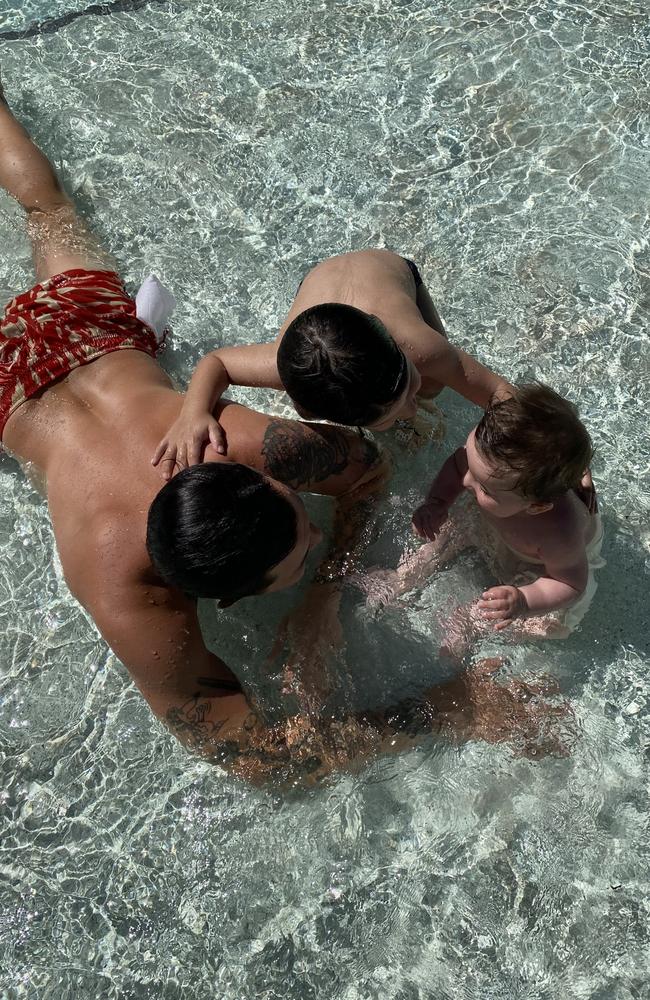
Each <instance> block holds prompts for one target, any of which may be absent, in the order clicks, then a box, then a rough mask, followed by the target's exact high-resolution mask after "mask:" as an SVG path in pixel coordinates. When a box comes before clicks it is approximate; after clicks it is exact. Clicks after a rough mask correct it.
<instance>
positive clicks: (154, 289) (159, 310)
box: [135, 274, 176, 344]
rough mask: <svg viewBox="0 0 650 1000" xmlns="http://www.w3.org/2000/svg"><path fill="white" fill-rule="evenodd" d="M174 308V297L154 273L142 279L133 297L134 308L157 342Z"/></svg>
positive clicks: (161, 338) (162, 335)
mask: <svg viewBox="0 0 650 1000" xmlns="http://www.w3.org/2000/svg"><path fill="white" fill-rule="evenodd" d="M175 308H176V299H175V298H174V296H173V295H172V293H171V292H170V291H169V289H168V288H165V286H164V285H163V283H162V282H161V281H160V280H159V279H158V278H157V277H156V275H155V274H150V275H149V277H148V278H145V279H144V281H143V282H142V284H141V285H140V290H139V291H138V294H137V295H136V297H135V309H136V313H137V316H138V319H141V320H142V321H143V323H146V324H147V326H150V327H151V329H152V330H153V332H154V333H155V334H156V338H157V340H158V343H159V344H160V343H161V341H162V340H163V338H164V336H165V331H166V330H167V327H168V325H169V320H170V317H171V315H172V313H173V311H174V309H175Z"/></svg>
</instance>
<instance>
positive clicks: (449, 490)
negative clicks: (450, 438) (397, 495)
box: [413, 448, 467, 541]
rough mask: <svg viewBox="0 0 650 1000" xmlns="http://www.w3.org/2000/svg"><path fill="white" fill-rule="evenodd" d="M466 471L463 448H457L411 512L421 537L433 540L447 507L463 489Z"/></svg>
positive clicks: (446, 513)
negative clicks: (422, 499)
mask: <svg viewBox="0 0 650 1000" xmlns="http://www.w3.org/2000/svg"><path fill="white" fill-rule="evenodd" d="M466 472H467V456H466V454H465V449H464V448H458V450H457V451H455V452H454V454H453V455H450V457H449V458H448V459H447V461H446V462H445V464H444V465H443V467H442V468H441V470H440V472H439V473H438V475H437V476H436V478H435V479H434V480H433V482H432V483H431V486H430V487H429V490H428V492H427V496H426V499H425V501H424V503H423V504H422V505H421V506H420V507H418V508H417V510H416V511H415V513H414V514H413V528H414V529H415V531H416V533H417V534H418V535H420V536H421V537H422V538H428V539H429V540H431V541H432V540H433V539H434V538H435V537H436V535H437V534H438V532H439V531H440V528H441V527H442V525H443V524H444V523H445V521H446V520H447V515H448V513H449V508H450V507H451V506H452V504H454V503H455V502H456V500H457V499H458V497H459V496H460V494H461V493H462V491H463V478H464V476H465V473H466Z"/></svg>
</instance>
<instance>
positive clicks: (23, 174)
mask: <svg viewBox="0 0 650 1000" xmlns="http://www.w3.org/2000/svg"><path fill="white" fill-rule="evenodd" d="M0 185H1V186H2V187H3V188H5V190H6V191H7V192H8V193H9V194H10V195H11V196H12V198H15V199H16V201H17V202H18V203H19V204H20V205H22V207H23V208H24V209H25V211H26V212H27V215H28V223H27V228H28V232H29V236H30V238H31V240H32V250H33V254H34V267H35V270H36V279H37V281H45V280H47V278H50V277H52V276H53V275H55V274H60V273H61V272H63V271H68V270H72V269H73V268H83V269H88V270H111V271H112V270H114V269H115V268H114V264H113V263H112V262H111V260H110V258H109V256H108V254H106V253H104V252H103V251H102V250H101V248H100V247H99V246H98V245H97V243H96V242H95V240H94V238H93V237H92V235H91V234H90V232H89V230H88V228H87V227H86V225H85V223H84V222H83V220H82V219H81V218H80V217H79V216H78V215H77V213H76V211H75V208H74V205H73V203H72V201H71V200H70V198H68V196H67V194H66V193H65V191H64V190H63V188H62V186H61V183H60V181H59V179H58V177H57V176H56V173H55V171H54V168H53V167H52V164H51V163H50V161H49V160H48V159H47V157H46V156H45V155H44V154H43V153H42V152H41V150H40V149H39V148H38V146H36V145H35V144H34V142H33V141H32V139H31V138H30V136H29V135H28V133H27V132H26V130H25V129H24V128H23V126H22V125H21V124H20V123H19V122H18V121H17V120H16V119H15V118H14V116H13V114H12V113H11V111H10V109H9V106H8V104H7V102H6V98H5V95H4V91H3V88H2V83H1V82H0Z"/></svg>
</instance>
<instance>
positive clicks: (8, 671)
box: [0, 0, 650, 1000]
mask: <svg viewBox="0 0 650 1000" xmlns="http://www.w3.org/2000/svg"><path fill="white" fill-rule="evenodd" d="M84 10H85V11H86V13H85V14H84V13H83V12H84ZM72 15H81V16H72ZM18 36H22V37H18ZM649 40H650V23H649V20H648V12H647V8H646V5H645V4H644V3H642V2H641V0H622V2H620V3H618V4H614V3H610V2H608V0H603V2H598V3H590V4H583V3H579V2H577V0H564V2H562V0H556V2H553V3H551V2H550V0H542V2H533V3H530V2H523V0H513V2H510V3H508V4H504V3H497V2H480V3H469V2H468V0H445V2H441V0H435V2H434V0H384V2H380V0H376V2H371V0H357V2H355V3H350V2H339V0H322V2H311V0H293V2H291V3H289V2H287V0H273V2H269V0H238V2H236V3H235V2H223V3H220V4H214V3H213V2H208V0H204V2H201V0H185V2H175V0H171V2H160V3H154V2H151V3H149V4H142V3H139V2H137V0H133V2H126V0H124V2H122V0H120V2H117V3H113V4H111V3H110V2H106V3H97V4H94V5H92V6H91V7H88V5H87V4H84V3H83V2H73V0H60V2H55V0H50V2H45V0H27V2H26V3H25V2H21V3H20V4H19V3H18V2H17V0H12V2H10V3H7V2H6V0H0V43H1V47H0V58H1V60H2V72H3V76H4V79H5V85H6V89H7V93H8V97H9V99H10V100H11V102H12V103H13V105H14V107H15V108H16V110H17V112H18V113H19V115H20V116H22V118H23V119H24V120H25V122H26V124H27V125H28V126H29V128H30V129H31V130H32V131H33V133H34V135H35V136H36V138H37V140H38V141H39V142H40V143H41V144H42V145H43V147H44V148H45V149H46V150H47V151H48V153H49V154H50V155H51V156H52V157H53V159H54V161H55V162H56V164H57V166H58V167H59V168H60V169H61V171H62V173H63V175H64V177H65V179H66V182H67V184H68V186H69V187H70V189H71V190H72V191H73V192H74V193H75V195H76V196H77V198H78V200H79V202H80V204H81V205H82V206H83V207H84V209H85V210H86V211H87V212H88V214H89V216H90V218H91V220H92V223H93V225H94V227H95V228H96V230H97V231H98V232H99V234H100V235H101V236H102V238H103V239H104V241H105V242H107V243H108V245H109V246H110V248H111V249H112V251H113V252H114V254H115V255H116V257H117V260H118V262H119V265H120V267H121V269H122V271H123V273H124V274H125V276H126V278H127V280H128V282H129V283H130V284H131V285H132V286H134V285H135V284H136V283H137V282H138V281H139V279H140V278H141V277H142V276H143V275H144V274H146V273H148V272H150V271H155V272H157V273H158V274H159V275H160V276H161V277H162V278H163V279H164V280H165V281H166V282H167V283H168V284H169V285H170V286H171V287H172V288H173V289H174V291H175V293H176V295H177V297H178V300H179V309H178V313H177V316H176V322H175V334H174V342H173V345H172V346H171V347H170V349H169V350H168V352H167V354H166V355H165V358H164V363H165V364H166V365H167V366H168V368H169V370H170V371H171V372H172V373H173V374H174V376H175V377H177V378H178V379H179V381H180V382H181V383H182V382H183V381H184V380H186V379H187V377H188V376H189V373H190V371H191V368H192V366H193V364H194V363H195V361H196V360H197V358H198V357H199V356H200V354H201V352H203V351H205V350H206V349H207V348H209V347H211V346H213V345H215V344H217V343H226V342H238V341H239V342H245V341H248V340H257V339H262V338H268V337H270V336H271V335H272V334H273V333H274V331H276V330H277V328H278V325H279V324H280V322H281V320H282V318H283V316H284V313H285V312H286V310H287V308H288V306H289V303H290V301H291V297H292V295H293V293H294V290H295V287H296V285H297V283H298V281H299V280H300V278H301V276H302V275H303V273H304V272H305V270H306V269H307V268H308V267H309V266H310V265H311V264H312V263H314V262H315V261H317V260H319V259H321V258H323V257H325V256H328V255H330V254H333V253H338V252H341V251H345V250H350V249H357V248H361V247H365V246H388V247H392V248H396V249H398V250H400V251H401V252H403V253H406V254H408V255H409V256H411V257H413V258H414V259H415V260H416V261H417V262H418V263H419V265H420V267H421V270H422V273H423V275H424V278H425V281H426V282H427V284H428V285H429V287H430V289H431V291H432V294H433V296H434V299H435V300H436V302H437V303H438V306H439V310H440V312H441V314H442V316H443V319H444V321H445V323H446V325H447V328H448V330H449V332H450V335H451V337H452V338H453V339H455V340H456V341H457V342H458V343H460V344H462V345H463V346H464V347H466V348H467V349H468V350H470V351H473V352H475V353H476V354H477V355H479V357H481V358H482V359H483V360H485V361H486V363H488V364H489V365H491V366H492V367H494V368H496V369H498V370H500V371H501V372H502V373H503V374H505V375H506V376H509V377H511V378H513V379H524V378H527V377H530V376H536V377H539V378H541V379H543V380H546V381H548V382H550V383H551V384H552V385H554V386H555V387H556V388H557V389H558V390H559V391H561V392H564V393H565V394H567V395H569V396H570V397H571V398H572V399H574V400H575V401H576V402H578V404H579V405H580V408H581V411H582V414H583V416H584V419H585V420H586V422H587V423H588V425H589V427H590V430H591V432H592V436H593V438H594V442H595V445H596V460H595V462H594V476H595V478H596V481H597V484H598V487H599V490H600V495H601V503H602V509H603V516H604V522H605V530H606V545H605V551H604V554H605V556H606V558H607V566H606V568H605V569H603V570H602V571H601V572H600V575H599V581H600V589H599V591H598V594H597V596H596V599H595V602H594V605H593V607H592V610H591V612H590V614H589V616H588V617H587V618H586V619H585V622H584V624H583V627H582V629H581V630H580V631H579V632H577V633H576V634H575V635H574V636H573V637H572V638H571V639H569V640H568V641H567V642H565V643H560V644H557V645H555V646H553V645H550V644H548V643H546V644H544V643H537V644H535V643H531V644H529V645H525V646H520V647H516V648H512V647H510V646H508V647H506V648H507V653H508V656H509V657H510V660H511V668H510V669H511V670H512V671H513V672H515V673H520V674H521V675H523V676H526V677H529V678H535V677H538V676H539V675H542V674H546V673H548V674H551V675H553V676H554V677H556V678H557V679H558V681H559V683H560V685H561V688H562V691H563V692H564V694H565V695H566V697H568V698H569V699H570V701H571V703H572V705H573V708H574V712H575V726H574V728H575V733H574V737H575V738H574V741H573V743H572V749H571V753H570V755H569V756H567V757H565V758H559V759H558V758H553V757H547V758H545V759H543V760H538V761H535V760H528V759H525V758H520V757H515V756H513V754H512V753H511V752H510V751H509V750H508V749H506V748H503V747H490V746H486V745H484V744H479V743H469V744H466V745H465V746H462V747H460V748H451V747H449V746H444V745H442V744H440V743H437V742H435V741H434V740H431V741H428V742H425V743H424V744H423V745H422V746H421V747H420V748H419V749H417V750H414V751H412V752H410V753H406V754H402V755H400V756H394V757H385V758H382V759H380V760H377V761H375V762H374V763H372V764H370V765H368V766H367V767H366V768H365V769H363V770H362V771H360V773H358V774H355V775H352V776H350V775H345V776H341V777H338V778H334V779H332V780H330V781H329V782H328V783H327V784H326V785H325V786H323V787H321V788H317V789H314V790H311V791H310V792H306V793H292V794H287V793H285V792H282V791H280V790H273V789H271V790H253V789H250V788H247V787H246V786H244V785H242V784H241V783H238V782H236V781H235V780H233V779H231V778H230V777H228V776H226V775H224V774H223V773H222V772H220V771H219V770H217V769H215V768H213V767H211V766H209V765H207V764H205V763H202V762H197V761H195V760H194V759H193V758H191V757H189V756H188V755H187V754H186V753H185V752H184V751H183V750H182V749H181V748H180V747H179V746H178V745H177V744H176V743H175V742H174V740H173V739H172V738H171V737H170V736H169V735H168V734H167V732H166V731H165V730H164V729H163V728H162V726H160V725H159V724H158V723H157V722H156V721H155V720H153V718H152V717H151V716H150V714H149V712H148V709H147V708H146V706H145V705H144V703H143V702H142V701H141V699H140V697H139V695H138V694H137V692H136V690H135V688H134V687H133V686H132V685H131V684H130V683H129V680H128V676H127V674H126V672H125V671H124V669H123V668H122V667H121V665H120V664H119V663H117V662H116V661H115V659H114V657H112V655H111V654H110V653H109V652H108V651H107V649H106V647H105V645H104V644H103V643H102V642H101V641H100V640H99V639H98V637H97V634H96V632H95V630H94V628H93V626H92V624H91V623H90V622H89V620H88V619H87V617H86V615H85V614H84V612H83V611H81V610H80V609H79V608H78V607H77V605H76V604H75V603H74V601H72V599H71V598H70V596H69V594H68V592H67V589H66V587H65V585H64V584H63V583H62V581H61V579H60V576H59V575H58V574H57V571H56V568H55V563H54V560H53V553H54V548H53V539H52V533H51V530H50V527H49V522H48V517H47V510H46V506H45V504H44V502H43V501H42V500H41V499H40V497H39V496H38V494H37V493H35V492H34V490H33V489H32V487H31V486H30V485H29V483H28V482H27V481H26V479H25V478H24V476H23V475H22V474H21V473H20V472H19V471H18V470H17V468H16V467H15V465H14V464H13V462H12V461H11V460H10V459H9V458H8V457H6V456H4V457H2V458H1V459H0V546H1V558H0V810H1V812H0V817H1V818H0V823H1V829H2V835H1V839H0V995H1V996H2V997H7V998H11V1000H13V998H36V997H38V998H40V997H47V998H48V1000H73V998H74V1000H78V998H84V1000H85V998H97V1000H100V998H101V1000H104V998H106V1000H109V998H110V1000H118V998H119V1000H131V998H132V1000H141V998H142V1000H144V998H147V1000H149V998H151V1000H176V998H188V1000H203V998H212V997H214V998H219V1000H221V998H223V1000H249V998H250V1000H252V998H263V1000H271V998H276V997H277V998H282V1000H291V998H293V1000H311V998H314V1000H316V998H318V1000H330V998H331V1000H334V998H337V1000H339V998H340V1000H371V998H372V1000H375V998H376V1000H420V998H421V1000H497V998H498V1000H560V998H562V1000H564V998H577V1000H578V998H579V1000H587V998H589V1000H628V998H635V1000H645V998H649V997H650V986H649V985H648V982H649V974H650V960H649V958H648V956H649V955H650V947H649V945H650V932H649V930H648V917H649V911H650V900H649V892H648V864H649V862H650V856H649V855H650V851H649V848H648V843H649V840H648V832H649V831H648V749H649V730H650V725H649V722H648V701H649V691H650V684H649V681H648V666H649V659H650V657H649V645H650V642H649V640H650V625H649V623H648V622H649V619H650V610H649V599H648V593H649V590H650V513H649V511H650V493H649V489H648V484H649V483H650V478H649V471H650V469H649V466H650V461H649V459H648V432H647V412H648V408H649V407H650V391H649V381H650V379H649V376H650V362H649V360H648V359H649V357H650V354H649V352H648V334H647V323H648V312H649V310H648V305H649V302H650V289H649V282H648V269H649V266H650V261H649V255H648V225H647V222H648V218H647V214H648V213H647V197H646V192H647V186H648V156H649V145H650V144H649V142H648V119H647V108H648V97H649V90H648V65H649V60H648V47H649ZM20 221H21V220H20V214H19V212H18V210H17V208H16V206H15V205H13V204H12V203H11V202H10V201H9V200H8V199H7V198H5V197H4V196H2V197H0V235H1V239H2V245H3V253H2V257H1V264H0V292H1V293H2V295H3V296H4V297H5V299H8V298H9V297H10V295H12V294H14V293H15V292H16V291H18V290H20V289H21V288H23V287H25V286H27V285H28V284H30V283H31V280H32V278H31V269H30V259H29V251H28V246H27V242H26V240H25V237H24V235H23V231H22V229H21V226H20ZM240 397H241V398H242V399H246V400H248V401H250V402H252V403H254V404H256V405H259V406H266V407H271V406H273V407H275V408H276V409H277V408H278V407H281V406H282V403H281V402H279V401H278V400H277V399H274V398H273V396H272V394H265V393H263V392H249V393H245V392H241V393H240ZM439 403H440V407H441V409H442V410H444V412H445V415H446V422H447V432H446V437H445V440H444V441H443V442H441V443H439V444H436V445H431V446H429V447H428V448H425V449H423V450H422V451H420V452H419V453H418V454H417V455H415V456H414V457H410V456H405V455H404V454H403V453H399V448H398V446H397V444H396V442H395V440H394V438H393V439H391V438H389V446H390V447H391V449H392V450H393V451H395V452H396V453H397V454H398V459H397V471H396V477H395V481H394V484H393V495H392V498H391V499H390V500H388V501H386V503H385V505H384V509H383V520H382V526H381V528H380V530H379V533H378V537H377V539H376V541H375V542H374V543H373V547H372V549H371V551H370V553H369V555H368V561H369V563H370V562H374V563H378V562H381V561H382V560H383V561H390V560H392V562H393V563H394V561H395V559H396V558H397V555H398V554H399V551H400V550H401V549H402V547H403V546H404V544H406V542H407V541H408V538H409V527H408V525H409V515H410V511H411V510H412V508H413V507H414V506H415V505H416V503H417V501H418V499H419V498H420V496H421V494H422V492H423V491H424V489H425V486H426V484H427V482H428V479H429V478H430V476H431V474H432V472H433V471H434V470H435V468H436V467H437V465H438V464H439V463H440V462H441V461H442V459H443V458H444V457H445V456H446V454H447V452H448V450H449V449H450V448H452V447H455V446H456V445H457V444H458V443H459V442H460V441H461V440H462V435H463V434H464V433H465V432H466V430H467V428H468V427H469V426H471V424H472V422H473V419H474V417H475V411H474V410H473V409H472V407H470V406H469V405H467V404H465V403H464V402H462V401H458V400H455V399H453V398H452V397H451V396H450V395H449V394H448V393H445V394H443V396H442V397H441V398H440V400H439ZM313 510H314V512H315V516H316V517H317V518H321V519H323V521H324V522H325V521H326V519H327V511H326V505H325V504H324V503H323V502H322V501H318V502H314V504H313ZM486 579H487V578H486V570H485V568H484V566H483V564H482V563H481V561H480V559H478V558H475V557H469V558H465V559H461V560H459V561H458V563H456V564H454V565H453V566H451V567H450V568H449V569H448V570H446V571H445V572H444V574H442V576H441V577H440V578H438V579H437V580H435V581H433V582H432V584H431V586H429V587H427V588H426V589H425V591H424V592H423V593H422V594H421V595H420V596H416V597H414V598H413V600H412V601H411V602H410V603H409V605H408V606H407V607H406V608H395V609H391V610H389V611H387V612H386V613H384V614H382V615H380V616H378V617H376V618H375V617H373V616H372V615H370V614H369V613H368V612H367V611H366V609H365V608H364V605H363V602H362V601H361V599H360V597H359V595H358V594H356V593H353V592H351V593H350V594H349V595H348V596H347V598H346V607H345V615H344V617H345V623H346V630H347V633H348V635H349V636H350V641H349V647H348V654H347V660H346V665H345V666H342V667H341V671H342V676H341V683H342V684H343V685H344V686H345V690H346V693H347V696H349V697H351V698H352V697H353V698H354V699H355V700H356V702H357V703H359V704H362V703H363V701H364V700H365V701H371V702H372V703H373V704H377V703H378V702H380V701H382V700H386V701H388V700H394V699H395V698H396V697H398V696H399V693H400V691H403V690H405V689H406V688H407V687H409V688H410V686H412V685H413V684H414V683H424V682H425V681H427V680H431V679H435V677H436V676H438V674H439V670H440V667H439V666H438V664H437V656H436V649H437V640H438V638H439V624H438V620H437V616H436V610H437V609H438V608H443V607H445V606H446V605H447V604H448V603H449V602H450V601H451V600H452V599H457V598H458V597H470V596H472V594H474V593H475V592H476V591H477V589H480V588H481V587H482V586H483V583H484V581H486ZM290 596H291V595H290ZM290 596H289V597H287V596H283V595H279V596H277V597H274V598H269V599H268V600H267V601H257V602H256V601H247V602H244V603H243V604H242V605H241V606H238V607H237V609H233V610H232V612H231V613H228V614H222V615H220V616H217V615H216V614H215V613H214V612H213V611H212V609H210V608H206V609H204V612H205V613H204V625H205V631H206V635H207V636H208V638H209V639H210V641H212V642H214V644H215V647H216V648H218V650H219V651H220V652H221V654H222V655H223V656H224V657H225V659H226V660H227V661H228V662H229V663H230V664H231V666H232V667H233V668H234V669H235V670H236V671H238V672H240V673H241V674H242V676H243V677H244V678H245V679H246V681H247V682H248V683H249V684H250V685H251V688H252V690H254V691H257V692H259V693H260V696H261V697H262V698H263V700H264V703H265V704H267V705H269V706H273V707H274V710H276V709H277V708H278V706H280V705H281V704H282V699H281V698H280V695H279V693H278V692H277V690H274V682H273V678H271V679H269V678H268V676H266V674H265V671H264V668H263V658H264V655H265V653H266V652H267V651H268V650H269V648H270V645H271V642H272V638H273V634H274V629H275V626H276V625H277V622H278V620H279V618H280V616H281V614H282V613H283V611H284V610H285V609H286V607H287V605H288V601H289V599H290ZM488 646H489V649H488ZM484 648H485V650H486V651H490V652H491V651H493V650H495V649H498V648H499V644H498V643H494V642H491V643H490V644H485V647H484Z"/></svg>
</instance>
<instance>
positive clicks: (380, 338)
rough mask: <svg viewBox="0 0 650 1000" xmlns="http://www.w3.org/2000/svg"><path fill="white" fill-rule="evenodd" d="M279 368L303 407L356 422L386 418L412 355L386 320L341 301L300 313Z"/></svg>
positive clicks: (285, 338)
mask: <svg viewBox="0 0 650 1000" xmlns="http://www.w3.org/2000/svg"><path fill="white" fill-rule="evenodd" d="M278 371H279V373H280V378H281V379H282V384H283V385H284V387H285V389H286V390H287V392H288V393H289V395H290V396H291V398H292V400H293V401H294V403H296V404H297V405H298V406H299V407H300V408H301V409H302V410H303V411H305V412H306V413H309V414H310V415H311V416H314V417H318V418H319V419H322V420H332V421H334V422H335V423H337V424H350V425H352V426H354V427H363V426H367V425H368V424H372V423H374V422H375V421H377V420H380V419H381V418H382V417H383V416H384V414H385V413H386V410H387V409H388V408H389V407H390V406H391V404H392V403H394V402H395V400H397V399H399V397H400V396H401V394H402V393H403V392H404V389H405V387H406V382H407V379H408V365H407V362H406V357H405V356H404V354H403V352H402V351H401V350H400V348H399V347H398V346H397V344H396V343H395V341H394V340H393V338H392V337H391V335H390V334H389V333H388V331H387V330H386V328H385V327H384V325H383V323H381V322H380V321H379V320H378V319H377V318H376V317H375V316H369V315H368V313H365V312H362V310H361V309H355V308H354V307H353V306H346V305H342V304H341V303H337V302H326V303H324V304H322V305H317V306H312V308H311V309H305V311H304V312H301V313H300V315H299V316H296V318H295V319H294V321H293V323H291V324H290V326H288V327H287V330H286V332H285V334H284V336H283V338H282V340H281V341H280V345H279V347H278Z"/></svg>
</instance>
